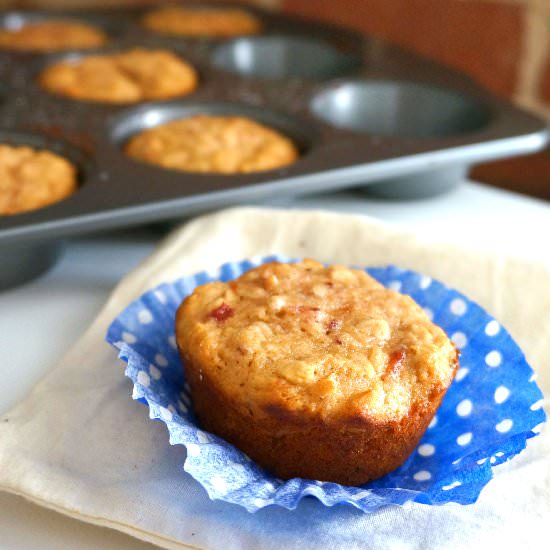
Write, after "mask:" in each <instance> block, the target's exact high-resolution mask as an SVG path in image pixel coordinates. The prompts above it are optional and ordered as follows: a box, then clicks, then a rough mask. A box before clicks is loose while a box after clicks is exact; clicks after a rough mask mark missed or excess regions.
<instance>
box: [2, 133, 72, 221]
mask: <svg viewBox="0 0 550 550" xmlns="http://www.w3.org/2000/svg"><path fill="white" fill-rule="evenodd" d="M76 187H77V172H76V168H75V167H74V166H73V165H72V164H71V163H70V162H69V161H67V160H65V159H64V158H62V157H60V156H58V155H55V154H53V153H50V152H49V151H43V150H39V149H32V148H31V147H26V146H12V145H5V144H0V215H6V214H18V213H19V212H26V211H28V210H34V209H36V208H41V207H43V206H47V205H48V204H52V203H54V202H58V201H60V200H62V199H64V198H66V197H68V196H69V195H71V194H72V193H73V192H74V191H75V190H76Z"/></svg>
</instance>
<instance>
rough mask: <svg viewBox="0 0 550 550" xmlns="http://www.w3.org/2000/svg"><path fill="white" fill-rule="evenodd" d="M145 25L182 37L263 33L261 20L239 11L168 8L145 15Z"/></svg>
mask: <svg viewBox="0 0 550 550" xmlns="http://www.w3.org/2000/svg"><path fill="white" fill-rule="evenodd" d="M142 23H143V25H144V26H145V27H147V28H148V29H150V30H153V31H155V32H159V33H164V34H172V35H181V36H211V37H229V36H238V35H244V34H255V33H258V32H260V30H261V22H260V21H259V19H258V18H257V17H255V16H253V15H252V14H250V13H248V12H247V11H245V10H242V9H238V8H211V7H208V8H192V7H191V8H185V7H165V8H160V9H157V10H154V11H151V12H149V13H147V14H145V16H144V17H143V19H142Z"/></svg>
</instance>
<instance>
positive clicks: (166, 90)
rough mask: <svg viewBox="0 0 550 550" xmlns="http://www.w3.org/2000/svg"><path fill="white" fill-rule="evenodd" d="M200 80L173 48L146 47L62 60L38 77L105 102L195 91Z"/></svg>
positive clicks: (65, 92)
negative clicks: (75, 59)
mask: <svg viewBox="0 0 550 550" xmlns="http://www.w3.org/2000/svg"><path fill="white" fill-rule="evenodd" d="M197 80H198V78H197V73H196V71H195V69H194V68H193V67H192V66H191V65H189V64H188V63H187V62H185V61H183V60H182V59H181V58H179V57H178V56H176V55H174V54H173V53H172V52H170V51H168V50H147V49H143V48H134V49H131V50H127V51H123V52H120V53H114V54H105V55H91V56H87V57H84V58H83V59H80V60H78V61H61V62H59V63H54V64H52V65H51V66H49V67H47V68H46V69H44V71H43V72H42V73H41V74H40V77H39V82H40V84H41V86H42V87H43V88H45V89H46V90H48V91H49V92H51V93H54V94H57V95H61V96H65V97H70V98H73V99H80V100H86V101H99V102H105V103H135V102H138V101H148V100H153V99H167V98H171V97H179V96H182V95H186V94H188V93H190V92H192V91H193V90H194V89H195V88H196V86H197Z"/></svg>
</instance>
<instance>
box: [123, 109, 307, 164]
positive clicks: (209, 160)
mask: <svg viewBox="0 0 550 550" xmlns="http://www.w3.org/2000/svg"><path fill="white" fill-rule="evenodd" d="M125 152H126V154H127V155H129V156H130V157H132V158H133V159H135V160H139V161H141V162H146V163H148V164H154V165H157V166H160V167H162V168H167V169H171V170H180V171H186V172H207V173H219V174H238V173H248V172H258V171H263V170H272V169H275V168H280V167H282V166H286V165H288V164H290V163H292V162H294V161H295V160H296V159H297V158H298V150H297V148H296V146H295V145H294V144H293V142H292V141H291V140H290V139H288V138H287V137H286V136H284V135H282V134H280V133H279V132H278V131H276V130H274V129H272V128H268V127H267V126H264V125H262V124H260V123H258V122H256V121H254V120H251V119H248V118H245V117H240V116H213V115H195V116H190V117H188V118H184V119H180V120H173V121H171V122H167V123H165V124H161V125H159V126H155V127H154V128H150V129H148V130H144V131H143V132H141V133H139V134H137V135H135V136H133V137H132V138H131V139H130V140H129V141H128V143H127V144H126V146H125Z"/></svg>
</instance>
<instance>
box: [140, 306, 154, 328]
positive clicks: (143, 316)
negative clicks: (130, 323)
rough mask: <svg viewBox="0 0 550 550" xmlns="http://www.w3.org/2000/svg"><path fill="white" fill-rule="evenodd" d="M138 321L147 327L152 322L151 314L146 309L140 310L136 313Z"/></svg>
mask: <svg viewBox="0 0 550 550" xmlns="http://www.w3.org/2000/svg"><path fill="white" fill-rule="evenodd" d="M138 321H139V322H140V323H141V324H142V325H148V324H149V323H152V322H153V314H152V313H151V312H150V311H149V310H148V309H142V310H141V311H140V312H139V313H138Z"/></svg>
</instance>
